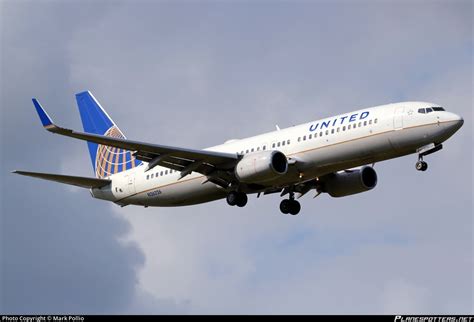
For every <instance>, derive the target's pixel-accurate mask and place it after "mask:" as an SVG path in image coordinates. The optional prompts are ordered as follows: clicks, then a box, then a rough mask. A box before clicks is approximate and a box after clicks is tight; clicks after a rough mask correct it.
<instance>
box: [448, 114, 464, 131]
mask: <svg viewBox="0 0 474 322" xmlns="http://www.w3.org/2000/svg"><path fill="white" fill-rule="evenodd" d="M463 124H464V119H463V118H462V117H461V116H459V115H456V114H454V113H453V114H451V117H450V118H449V122H448V129H449V131H450V132H451V133H454V132H456V131H457V130H459V129H460V128H461V126H462V125H463Z"/></svg>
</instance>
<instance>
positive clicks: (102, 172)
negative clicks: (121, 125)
mask: <svg viewBox="0 0 474 322" xmlns="http://www.w3.org/2000/svg"><path fill="white" fill-rule="evenodd" d="M104 136H110V137H113V138H119V139H125V136H124V135H123V133H122V132H121V131H120V130H119V129H118V128H117V127H116V126H115V125H113V126H111V127H110V128H109V129H108V130H107V131H106V132H105V133H104ZM95 160H96V163H95V175H96V177H97V178H105V177H109V176H110V175H112V174H115V173H119V172H122V171H125V170H129V169H132V168H135V167H137V166H138V165H140V164H141V163H142V162H141V161H139V160H137V159H136V158H135V157H134V156H133V155H132V152H131V151H128V150H124V149H120V148H115V147H112V146H107V145H102V144H99V145H98V148H97V154H96V158H95Z"/></svg>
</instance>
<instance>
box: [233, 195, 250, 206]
mask: <svg viewBox="0 0 474 322" xmlns="http://www.w3.org/2000/svg"><path fill="white" fill-rule="evenodd" d="M247 201H248V198H247V195H246V194H245V193H243V192H239V194H238V197H237V203H236V205H237V207H244V206H245V205H246V204H247Z"/></svg>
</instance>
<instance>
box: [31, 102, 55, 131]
mask: <svg viewBox="0 0 474 322" xmlns="http://www.w3.org/2000/svg"><path fill="white" fill-rule="evenodd" d="M33 104H34V105H35V108H36V112H37V113H38V116H39V118H40V120H41V123H42V124H43V126H44V127H45V128H48V127H51V126H54V124H53V121H52V120H51V118H50V117H49V115H48V113H46V111H45V110H44V109H43V107H41V104H40V103H39V102H38V100H37V99H36V98H33Z"/></svg>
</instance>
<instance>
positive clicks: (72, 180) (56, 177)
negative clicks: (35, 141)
mask: <svg viewBox="0 0 474 322" xmlns="http://www.w3.org/2000/svg"><path fill="white" fill-rule="evenodd" d="M12 173H16V174H21V175H23V176H28V177H34V178H39V179H44V180H49V181H55V182H60V183H65V184H70V185H73V186H77V187H81V188H88V189H90V188H101V187H104V186H106V185H108V184H110V183H111V182H112V181H111V180H106V179H96V178H87V177H77V176H65V175H61V174H52V173H41V172H28V171H13V172H12Z"/></svg>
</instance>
